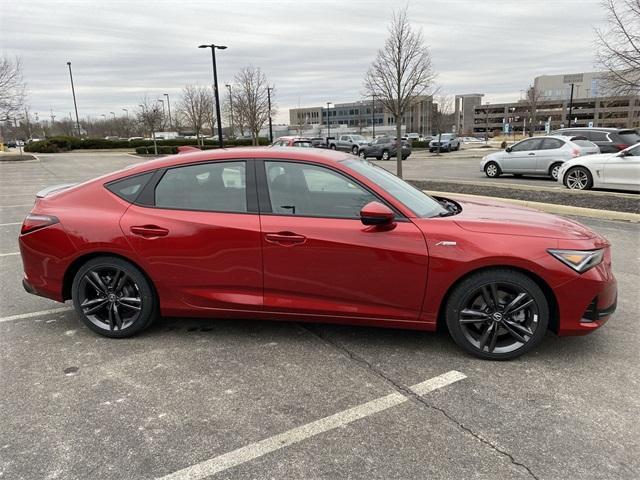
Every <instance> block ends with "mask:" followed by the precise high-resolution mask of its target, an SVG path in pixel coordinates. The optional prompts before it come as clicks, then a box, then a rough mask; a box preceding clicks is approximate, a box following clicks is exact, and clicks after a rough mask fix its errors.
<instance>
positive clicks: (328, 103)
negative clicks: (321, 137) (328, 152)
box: [327, 102, 331, 144]
mask: <svg viewBox="0 0 640 480" xmlns="http://www.w3.org/2000/svg"><path fill="white" fill-rule="evenodd" d="M329 105H331V102H327V144H328V143H329V137H330V136H331V120H330V119H329V114H330V113H331V110H330V109H329Z"/></svg>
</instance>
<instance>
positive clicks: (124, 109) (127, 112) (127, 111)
mask: <svg viewBox="0 0 640 480" xmlns="http://www.w3.org/2000/svg"><path fill="white" fill-rule="evenodd" d="M122 111H123V112H126V114H127V118H129V110H127V109H126V108H123V109H122Z"/></svg>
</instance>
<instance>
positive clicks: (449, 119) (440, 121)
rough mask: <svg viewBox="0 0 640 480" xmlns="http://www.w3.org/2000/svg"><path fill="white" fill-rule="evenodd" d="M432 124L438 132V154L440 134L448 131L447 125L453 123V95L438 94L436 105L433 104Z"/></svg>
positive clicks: (438, 151) (438, 153) (438, 152)
mask: <svg viewBox="0 0 640 480" xmlns="http://www.w3.org/2000/svg"><path fill="white" fill-rule="evenodd" d="M434 107H436V108H434V115H433V126H434V127H435V128H436V133H437V134H438V150H437V152H436V154H437V155H440V144H441V143H442V134H443V133H445V132H448V131H449V127H450V126H451V125H452V124H453V122H454V118H453V97H452V96H451V95H444V94H443V95H438V97H437V98H436V105H434Z"/></svg>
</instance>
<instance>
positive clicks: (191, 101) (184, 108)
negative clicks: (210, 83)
mask: <svg viewBox="0 0 640 480" xmlns="http://www.w3.org/2000/svg"><path fill="white" fill-rule="evenodd" d="M178 111H179V112H180V115H182V117H183V118H184V120H185V122H186V124H187V125H188V126H189V127H190V128H192V129H193V131H194V132H195V134H196V137H197V138H198V143H200V142H202V140H201V138H200V137H201V133H202V128H203V127H204V125H205V123H206V122H207V118H209V117H215V115H214V114H213V103H212V101H211V92H210V89H209V87H201V86H198V85H187V86H185V87H184V88H183V89H182V97H181V98H180V103H179V104H178ZM208 116H209V117H208ZM212 128H213V127H212ZM212 131H213V130H212Z"/></svg>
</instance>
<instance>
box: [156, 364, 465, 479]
mask: <svg viewBox="0 0 640 480" xmlns="http://www.w3.org/2000/svg"><path fill="white" fill-rule="evenodd" d="M463 378H467V377H466V375H464V374H462V373H460V372H457V371H455V370H451V371H450V372H447V373H444V374H442V375H439V376H437V377H434V378H431V379H429V380H427V381H425V382H422V383H419V384H417V385H414V386H413V387H411V390H413V391H414V392H415V393H416V394H418V395H424V394H427V393H429V392H432V391H434V390H437V389H438V388H442V387H445V386H447V385H450V384H452V383H454V382H457V381H459V380H462V379H463ZM407 400H409V399H408V398H407V397H406V396H404V395H403V394H402V393H399V392H395V393H391V394H389V395H387V396H385V397H380V398H377V399H375V400H371V401H370V402H367V403H363V404H361V405H358V406H356V407H353V408H350V409H348V410H343V411H342V412H339V413H336V414H334V415H331V416H329V417H325V418H322V419H320V420H316V421H315V422H311V423H307V424H306V425H302V426H300V427H296V428H293V429H291V430H288V431H286V432H284V433H280V434H278V435H274V436H273V437H269V438H266V439H264V440H261V441H259V442H256V443H252V444H250V445H247V446H246V447H242V448H238V449H237V450H233V451H231V452H228V453H225V454H223V455H220V456H218V457H215V458H212V459H210V460H206V461H204V462H201V463H197V464H195V465H192V466H190V467H187V468H184V469H182V470H178V471H177V472H174V473H171V474H169V475H166V476H164V477H162V478H160V479H159V480H199V479H202V478H205V477H209V476H211V475H215V474H216V473H220V472H223V471H225V470H228V469H229V468H233V467H236V466H238V465H241V464H243V463H246V462H248V461H250V460H253V459H255V458H258V457H262V456H263V455H266V454H267V453H271V452H274V451H276V450H280V449H281V448H284V447H287V446H289V445H293V444H295V443H298V442H301V441H303V440H305V439H307V438H310V437H313V436H315V435H318V434H320V433H324V432H327V431H329V430H334V429H336V428H338V427H341V426H343V425H348V424H350V423H353V422H355V421H356V420H360V419H362V418H365V417H368V416H371V415H373V414H375V413H378V412H382V411H383V410H387V409H389V408H391V407H395V406H397V405H400V404H402V403H404V402H406V401H407Z"/></svg>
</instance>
